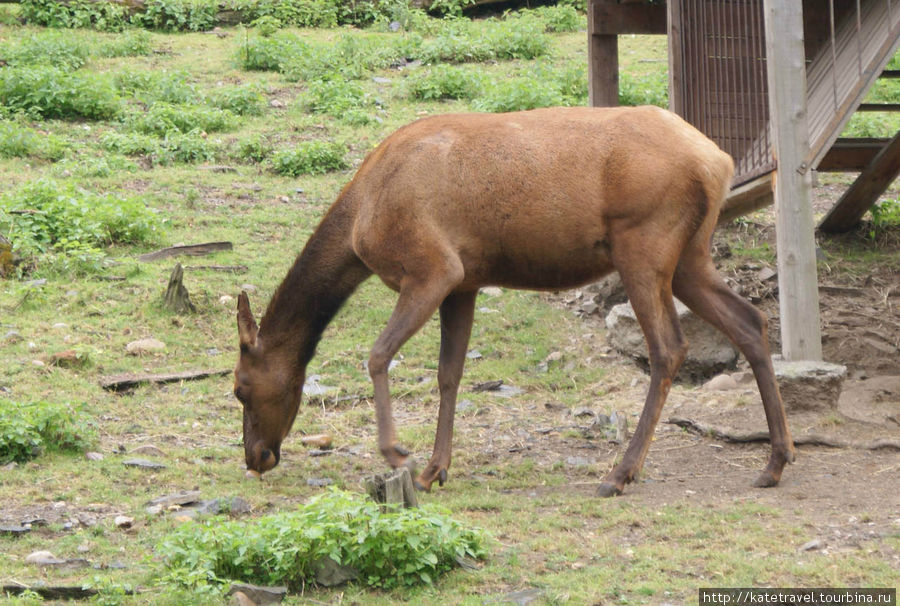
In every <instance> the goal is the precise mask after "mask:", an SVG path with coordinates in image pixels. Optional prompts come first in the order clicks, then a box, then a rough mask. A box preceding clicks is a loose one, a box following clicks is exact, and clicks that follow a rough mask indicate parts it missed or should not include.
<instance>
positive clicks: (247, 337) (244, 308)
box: [237, 291, 259, 349]
mask: <svg viewBox="0 0 900 606" xmlns="http://www.w3.org/2000/svg"><path fill="white" fill-rule="evenodd" d="M237 325H238V338H239V339H240V344H241V349H245V348H252V347H254V346H255V345H256V333H257V332H259V327H258V326H257V325H256V320H254V319H253V312H252V311H250V297H248V296H247V293H246V292H244V291H241V295H240V296H239V297H238V308H237Z"/></svg>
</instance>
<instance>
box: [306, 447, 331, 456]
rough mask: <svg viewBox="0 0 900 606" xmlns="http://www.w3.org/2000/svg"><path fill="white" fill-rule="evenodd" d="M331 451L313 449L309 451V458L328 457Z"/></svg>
mask: <svg viewBox="0 0 900 606" xmlns="http://www.w3.org/2000/svg"><path fill="white" fill-rule="evenodd" d="M331 452H332V451H331V450H324V449H322V448H313V449H312V450H310V451H309V456H311V457H327V456H328V455H330V454H331Z"/></svg>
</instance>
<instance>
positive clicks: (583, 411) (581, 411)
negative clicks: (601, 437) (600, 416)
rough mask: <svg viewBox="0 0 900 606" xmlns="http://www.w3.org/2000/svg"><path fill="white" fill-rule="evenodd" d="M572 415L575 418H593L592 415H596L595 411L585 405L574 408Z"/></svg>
mask: <svg viewBox="0 0 900 606" xmlns="http://www.w3.org/2000/svg"><path fill="white" fill-rule="evenodd" d="M572 416H573V417H575V418H576V419H577V418H578V417H591V418H594V417H596V416H597V413H595V412H594V411H593V410H591V409H590V408H588V407H587V406H581V407H579V408H576V409H575V410H573V411H572Z"/></svg>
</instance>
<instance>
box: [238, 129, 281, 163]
mask: <svg viewBox="0 0 900 606" xmlns="http://www.w3.org/2000/svg"><path fill="white" fill-rule="evenodd" d="M273 150H274V148H273V147H272V144H271V143H270V142H269V140H268V138H266V137H264V136H261V135H257V136H254V137H251V138H249V139H245V140H243V141H241V142H240V143H239V144H238V157H239V158H241V159H242V160H246V161H248V162H257V163H259V162H263V161H265V160H266V158H268V157H269V156H270V155H271V154H272V151H273Z"/></svg>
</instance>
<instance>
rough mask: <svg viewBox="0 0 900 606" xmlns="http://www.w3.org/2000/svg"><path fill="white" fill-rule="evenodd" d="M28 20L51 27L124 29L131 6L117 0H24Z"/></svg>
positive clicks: (22, 8)
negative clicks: (113, 0)
mask: <svg viewBox="0 0 900 606" xmlns="http://www.w3.org/2000/svg"><path fill="white" fill-rule="evenodd" d="M21 15H22V19H23V20H24V21H25V23H30V24H32V25H44V26H47V27H67V28H68V27H90V28H94V29H99V30H106V31H120V30H122V29H123V28H124V27H125V26H126V25H127V23H128V9H127V7H125V6H123V5H122V4H118V3H116V2H95V1H93V0H67V1H66V2H60V1H58V0H22V2H21Z"/></svg>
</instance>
